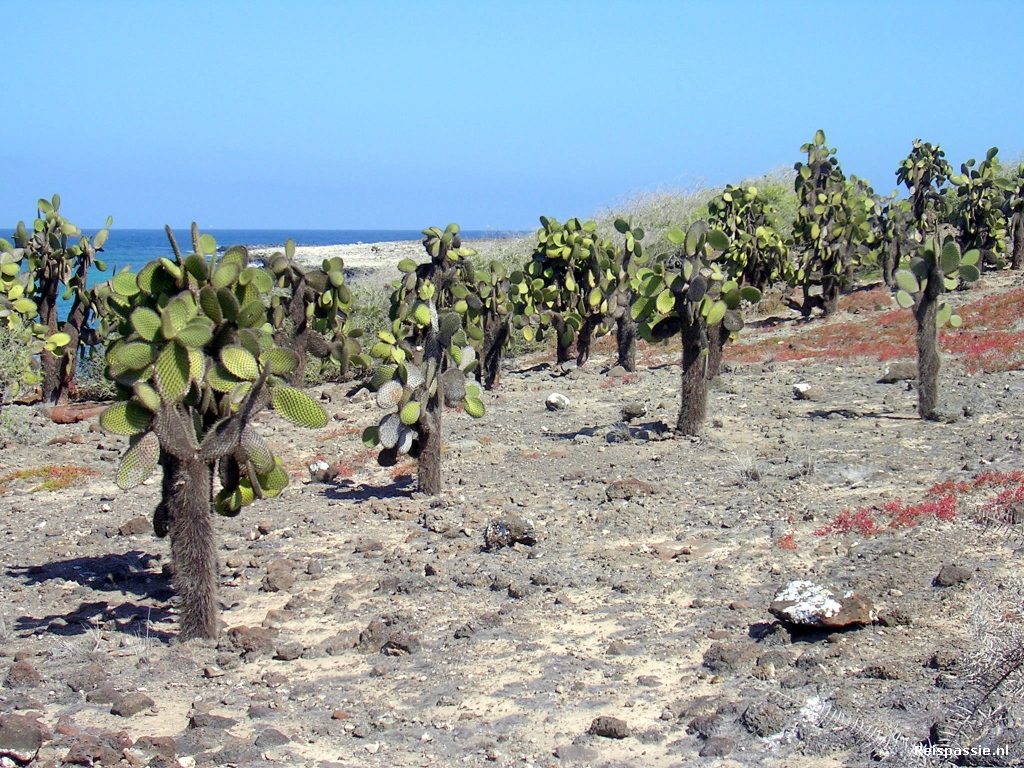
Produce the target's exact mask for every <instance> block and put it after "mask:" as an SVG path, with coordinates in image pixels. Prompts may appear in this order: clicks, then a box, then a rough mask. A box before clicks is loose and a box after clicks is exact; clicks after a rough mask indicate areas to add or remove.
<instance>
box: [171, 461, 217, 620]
mask: <svg viewBox="0 0 1024 768" xmlns="http://www.w3.org/2000/svg"><path fill="white" fill-rule="evenodd" d="M163 466H164V472H165V473H169V477H166V478H165V481H164V488H165V490H167V491H168V492H169V494H170V495H169V497H165V499H164V502H161V505H162V506H163V508H164V509H165V510H167V513H168V518H169V519H168V520H167V528H168V533H169V534H170V537H171V557H172V558H173V560H174V589H175V591H176V592H177V593H178V595H179V596H180V598H181V610H180V621H179V623H180V626H181V631H180V637H181V639H182V640H188V639H190V638H194V637H207V638H215V637H216V636H217V630H218V618H217V571H218V568H217V549H216V547H217V542H216V536H215V534H214V531H213V515H212V512H211V501H212V491H213V467H212V466H211V465H210V464H208V463H207V462H205V461H203V460H201V459H198V458H194V459H188V460H180V459H175V458H174V457H171V456H165V457H164V461H163Z"/></svg>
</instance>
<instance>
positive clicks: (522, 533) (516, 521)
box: [484, 515, 537, 551]
mask: <svg viewBox="0 0 1024 768" xmlns="http://www.w3.org/2000/svg"><path fill="white" fill-rule="evenodd" d="M536 543H537V529H536V526H534V524H533V521H532V520H530V519H529V518H525V517H520V516H519V515H509V516H508V517H504V518H502V519H500V520H492V521H491V522H490V523H488V524H487V527H486V528H484V548H485V549H488V550H492V551H493V550H495V549H501V548H502V547H511V546H512V545H513V544H525V545H526V546H528V547H532V546H533V545H534V544H536Z"/></svg>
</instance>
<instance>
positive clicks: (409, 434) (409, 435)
mask: <svg viewBox="0 0 1024 768" xmlns="http://www.w3.org/2000/svg"><path fill="white" fill-rule="evenodd" d="M417 437H419V434H418V433H417V432H416V430H414V429H409V428H408V427H402V429H401V430H399V432H398V442H397V443H396V444H395V451H397V452H398V453H399V454H400V455H403V456H404V455H405V454H407V453H408V452H409V451H410V450H411V449H412V444H413V442H414V441H415V440H416V438H417Z"/></svg>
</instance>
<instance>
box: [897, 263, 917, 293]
mask: <svg viewBox="0 0 1024 768" xmlns="http://www.w3.org/2000/svg"><path fill="white" fill-rule="evenodd" d="M894 277H895V278H896V285H897V286H899V288H900V289H901V290H904V291H906V292H907V293H917V292H918V291H920V290H921V285H920V283H918V281H917V277H916V276H915V275H914V273H913V272H911V271H910V270H908V269H897V270H896V274H895V275H894Z"/></svg>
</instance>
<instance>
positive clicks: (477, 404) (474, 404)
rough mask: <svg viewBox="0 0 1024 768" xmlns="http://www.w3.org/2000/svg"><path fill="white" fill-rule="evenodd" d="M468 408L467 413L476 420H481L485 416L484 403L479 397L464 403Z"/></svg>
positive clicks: (467, 399) (468, 399) (469, 398)
mask: <svg viewBox="0 0 1024 768" xmlns="http://www.w3.org/2000/svg"><path fill="white" fill-rule="evenodd" d="M462 402H463V405H465V407H466V413H468V414H469V415H470V416H472V417H473V418H474V419H479V418H480V417H481V416H483V415H484V403H483V401H482V400H481V399H480V398H478V397H467V398H466V399H465V400H463V401H462Z"/></svg>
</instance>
